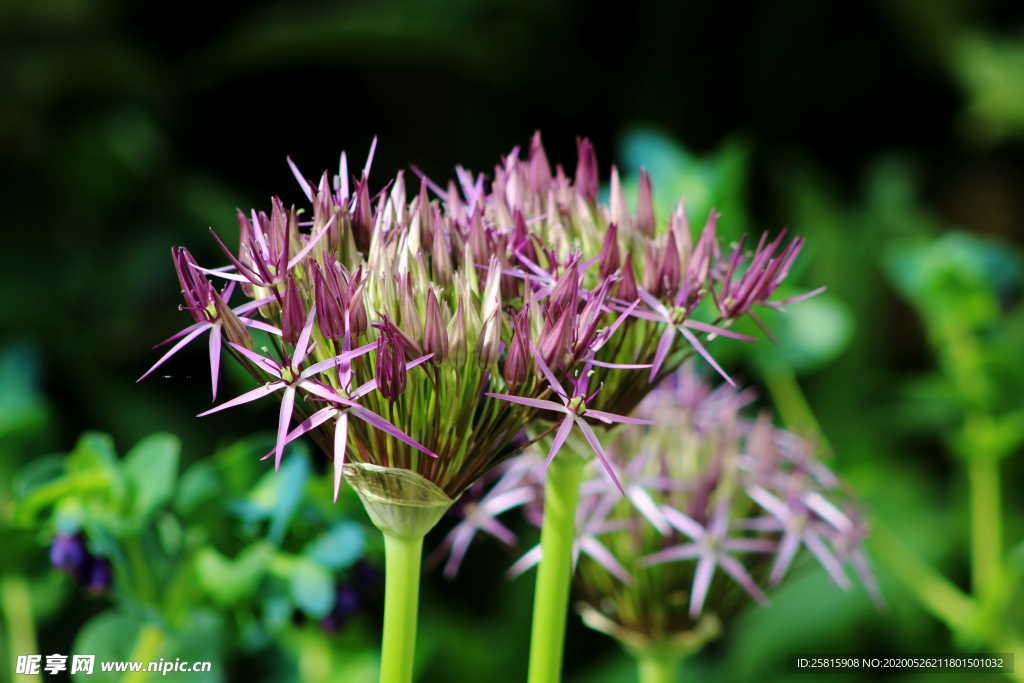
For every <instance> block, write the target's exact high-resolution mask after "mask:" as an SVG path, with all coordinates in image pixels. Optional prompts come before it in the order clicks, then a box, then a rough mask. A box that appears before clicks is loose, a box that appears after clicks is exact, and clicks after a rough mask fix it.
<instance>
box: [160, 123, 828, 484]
mask: <svg viewBox="0 0 1024 683" xmlns="http://www.w3.org/2000/svg"><path fill="white" fill-rule="evenodd" d="M375 149H376V140H374V143H373V144H372V145H371V148H370V153H369V154H368V157H367V161H366V164H365V165H364V166H363V168H362V171H361V173H360V174H359V175H358V176H357V175H354V174H350V172H349V164H348V158H347V156H346V155H345V154H343V155H342V158H341V164H340V166H339V174H338V175H337V176H336V177H335V178H333V180H332V179H330V178H329V176H328V175H327V174H326V173H324V174H322V175H321V176H320V178H319V181H318V182H316V183H313V182H311V181H310V180H308V179H307V178H306V177H305V176H304V175H303V174H302V173H301V172H300V171H299V169H298V167H297V166H296V165H295V164H294V163H293V162H292V161H291V160H290V159H289V160H288V163H289V165H290V167H291V169H292V172H293V174H294V175H295V178H296V181H297V182H298V184H299V187H300V188H301V191H302V194H303V195H304V196H305V199H306V200H307V201H308V203H309V207H307V208H305V209H300V208H298V207H294V206H292V207H286V205H285V204H284V203H283V202H282V201H281V200H280V199H278V198H276V197H275V198H272V200H271V205H270V208H269V211H259V210H252V211H249V212H247V213H243V212H239V213H238V215H237V220H238V226H239V237H238V249H237V250H234V251H232V250H231V249H229V248H228V247H227V246H226V244H225V242H224V241H223V240H222V239H221V237H220V236H219V235H218V234H217V233H213V235H214V238H215V239H216V240H217V242H218V244H219V245H220V246H221V248H222V250H223V251H224V252H225V255H226V256H227V260H228V264H227V265H226V266H223V267H214V268H207V267H203V266H200V265H199V264H197V263H196V262H195V260H194V259H193V258H192V256H191V254H189V253H188V252H187V251H186V250H185V249H183V248H179V249H176V250H174V252H173V254H172V255H173V261H174V265H175V269H176V272H177V274H178V278H179V281H180V284H181V287H182V291H183V296H184V298H185V304H186V305H185V308H186V309H187V310H189V312H190V314H191V315H192V316H193V319H194V321H195V323H194V325H192V326H191V327H188V328H186V329H185V330H183V331H182V332H180V333H178V334H177V335H175V336H173V337H171V339H170V340H168V341H175V340H177V343H176V344H175V345H174V346H173V347H172V348H171V349H170V351H169V352H168V353H166V354H165V355H164V357H163V358H161V359H160V360H159V361H158V362H157V363H156V365H154V368H153V369H155V368H156V367H159V366H160V365H161V364H162V363H163V362H165V361H166V360H167V358H169V357H170V356H171V355H173V354H174V353H176V352H177V351H178V350H180V349H181V348H182V347H183V346H185V345H186V344H188V343H189V342H190V341H192V340H193V339H195V338H196V337H198V336H199V335H200V334H201V333H202V332H204V331H209V332H210V366H211V377H212V384H213V387H214V391H216V386H217V377H218V374H219V362H220V360H219V358H220V353H221V351H222V350H227V351H228V352H229V353H230V354H231V355H233V356H234V357H235V358H236V359H237V360H239V361H240V362H241V363H242V364H243V366H244V367H245V368H246V370H248V371H249V372H250V373H251V374H252V375H253V376H254V377H255V378H256V379H257V380H258V381H259V382H260V384H261V385H260V386H258V387H257V388H255V389H252V390H251V391H249V392H246V393H243V394H242V395H241V396H239V397H237V398H235V399H233V400H231V401H228V402H227V403H224V404H221V405H219V406H217V407H215V408H214V409H213V410H211V411H207V413H204V414H208V413H212V412H216V411H218V410H222V409H224V408H227V407H230V406H235V405H239V404H241V403H246V402H249V401H253V400H255V399H257V398H261V397H264V396H269V395H271V394H274V395H275V396H277V397H279V398H280V400H281V403H280V407H279V410H278V421H277V443H276V445H275V449H274V456H275V463H276V464H279V463H280V459H281V457H282V455H283V448H284V445H285V443H287V442H288V441H289V440H291V439H294V438H297V437H299V436H301V435H302V434H305V433H307V432H312V433H313V434H314V436H315V437H316V441H317V443H318V444H319V445H321V447H322V448H324V450H326V451H328V452H329V454H330V456H331V457H332V459H333V461H334V465H335V490H336V491H337V487H338V486H339V485H340V476H341V474H340V473H341V465H342V464H343V463H344V462H346V461H347V460H348V461H352V462H354V463H362V464H369V465H374V466H381V467H386V468H398V469H405V470H410V471H412V472H415V473H416V474H418V475H419V476H422V477H424V478H425V479H427V480H428V481H429V482H431V483H432V484H434V485H436V486H437V487H438V488H440V489H441V490H442V491H443V492H444V494H445V495H446V496H448V497H450V498H452V499H454V498H457V497H458V496H459V495H460V494H461V493H462V492H463V491H464V490H466V489H467V488H468V487H469V486H471V485H472V484H473V482H475V481H477V480H478V479H479V478H480V477H481V476H482V475H483V474H485V473H486V472H488V471H489V470H491V469H492V468H493V467H495V466H496V465H498V464H499V463H500V462H502V461H503V460H504V459H506V458H508V457H509V456H511V455H513V454H515V453H516V452H517V451H518V450H519V449H521V448H522V445H523V444H522V441H521V440H518V439H517V436H518V435H520V434H521V433H522V432H523V430H524V429H526V430H527V431H528V432H529V433H530V438H531V439H532V440H534V441H536V440H538V439H550V443H549V448H548V453H549V457H551V456H553V455H555V454H557V453H558V452H559V449H560V448H561V447H562V446H563V445H564V444H565V443H566V442H570V443H571V444H572V445H573V447H574V448H575V449H576V450H579V448H577V446H581V447H582V448H585V449H587V450H588V451H589V452H592V453H594V454H595V455H596V457H597V458H598V460H599V461H600V462H601V464H602V465H603V466H604V468H605V470H606V472H607V473H608V475H609V477H610V479H611V480H612V481H616V478H617V475H616V473H615V462H614V458H611V457H606V456H605V454H604V447H603V446H602V445H601V443H600V439H601V438H603V437H602V436H601V435H600V432H602V431H607V430H608V428H609V427H610V426H611V425H613V424H616V423H620V422H637V421H642V420H638V419H637V418H631V417H627V416H628V415H629V414H630V413H631V412H632V411H633V409H634V408H635V407H636V405H637V404H638V403H639V402H640V401H641V400H642V399H643V397H644V396H645V395H647V394H648V393H649V392H650V391H651V389H652V388H653V387H654V386H655V384H656V383H657V381H658V380H660V379H661V378H662V377H665V376H668V375H670V374H671V373H672V372H673V371H674V370H675V369H676V368H677V367H679V365H680V364H681V363H682V362H683V361H684V360H685V359H686V358H689V357H692V356H696V355H699V356H701V357H702V358H704V360H705V361H707V362H708V363H710V364H711V365H712V366H713V367H714V368H715V369H716V370H717V371H718V372H720V373H721V374H722V375H723V376H725V377H727V375H726V374H725V372H724V370H723V369H722V368H721V367H720V366H719V365H718V364H717V363H716V361H715V360H714V359H713V357H712V355H711V350H712V348H711V346H712V343H713V342H716V341H717V340H719V339H720V338H723V337H731V338H733V339H749V338H748V337H745V336H744V335H741V334H737V333H735V332H732V331H731V330H730V327H731V325H732V324H733V323H734V322H735V321H736V320H737V319H738V318H739V317H741V316H744V315H753V307H756V306H775V307H778V306H779V305H781V304H783V303H786V302H787V301H793V300H796V298H800V297H795V298H791V299H788V300H782V301H774V300H772V299H771V298H770V297H772V296H774V293H775V292H776V290H777V288H778V287H779V285H780V284H781V283H782V281H783V280H784V279H785V277H786V276H787V274H788V272H789V270H790V267H791V265H792V263H793V260H794V259H795V258H796V256H797V254H798V252H799V251H800V248H801V246H802V242H801V241H800V240H794V241H790V242H788V243H784V239H785V238H784V235H781V234H780V235H779V236H778V237H777V238H776V239H774V240H771V241H768V240H767V238H762V240H761V243H760V244H759V245H758V246H757V248H756V249H755V250H754V251H753V253H747V252H745V251H744V250H743V244H744V243H743V242H741V243H740V244H738V245H737V246H736V247H735V248H733V249H732V251H731V252H729V254H728V257H723V256H722V248H721V247H720V245H719V243H718V240H717V237H716V221H717V219H718V215H717V213H714V212H713V213H712V214H711V215H710V216H709V217H708V221H707V223H706V224H705V227H704V229H703V230H702V231H701V233H700V235H699V236H697V237H696V238H694V236H693V235H691V233H690V227H689V222H688V217H687V215H686V212H685V209H684V207H683V205H682V202H680V203H679V206H678V208H677V209H676V210H675V211H673V212H672V213H671V214H670V215H669V216H668V217H667V220H665V221H662V222H659V220H658V217H657V216H656V215H655V213H654V208H653V201H652V196H653V189H652V187H651V182H650V178H649V177H648V176H647V174H646V173H642V174H641V176H640V181H639V191H638V195H637V198H636V199H637V201H636V210H635V211H631V210H630V207H629V203H628V201H627V198H626V197H625V195H624V192H623V189H622V183H621V182H620V181H619V177H618V173H617V171H615V170H614V169H613V170H612V179H611V185H612V188H611V200H610V203H609V204H608V205H605V204H602V203H600V202H599V200H598V197H599V194H600V193H599V189H600V184H601V180H600V179H601V173H600V169H599V167H598V161H597V155H596V154H595V152H594V149H593V146H592V145H591V144H590V142H589V141H588V140H586V139H580V140H578V141H577V159H576V168H575V173H574V174H573V176H572V178H570V177H569V176H568V175H567V174H566V172H565V171H564V170H563V169H562V167H560V166H557V165H553V164H551V163H550V162H549V160H548V158H547V156H546V153H545V151H544V147H543V145H542V143H541V140H540V136H539V135H535V136H534V137H533V139H532V140H531V142H530V145H529V147H528V149H527V150H526V154H525V156H523V155H521V154H520V150H519V149H518V148H517V149H515V150H513V151H512V152H511V153H510V154H508V155H505V156H504V157H502V158H501V159H500V160H499V163H498V165H497V166H496V167H495V169H494V172H493V174H492V176H491V177H488V176H486V175H484V174H480V173H474V172H471V171H469V170H467V169H465V168H462V167H456V169H455V177H454V179H453V180H451V181H448V182H446V183H443V184H441V183H434V182H433V181H431V180H430V179H429V178H427V177H426V176H424V175H423V174H422V173H420V172H419V171H418V170H416V169H414V171H416V173H417V175H418V176H419V179H420V183H419V187H418V188H417V191H415V192H413V193H410V192H407V184H406V178H405V176H404V175H403V174H402V173H398V174H397V175H396V176H395V177H394V178H393V179H391V180H390V181H389V182H388V183H386V184H384V185H383V187H382V188H381V189H379V190H371V187H370V168H371V164H372V160H373V157H374V151H375ZM552 169H553V170H552ZM211 279H214V280H225V281H227V283H228V284H227V286H226V287H225V289H224V290H222V291H221V290H218V289H216V288H215V287H214V286H213V285H212V284H211ZM235 289H239V290H241V292H242V293H243V294H244V295H245V296H246V297H248V298H249V299H250V301H249V302H248V303H246V304H244V305H242V306H239V307H237V308H234V309H231V308H228V306H227V303H226V302H227V301H228V300H229V298H230V296H231V294H232V292H233V291H234V290H235ZM816 291H817V290H816ZM813 293H814V292H811V293H809V294H808V295H804V296H809V295H810V294H813ZM705 301H707V302H709V303H710V304H711V305H710V306H701V303H703V302H705ZM706 310H711V311H713V312H712V314H711V316H713V317H709V319H707V320H698V319H697V318H698V312H699V311H706ZM253 328H255V329H260V330H263V331H266V332H268V333H270V335H271V336H270V337H269V344H270V347H269V348H268V347H265V348H261V349H258V350H256V349H254V348H253V342H252V340H251V337H250V336H249V334H248V331H247V330H249V329H253ZM222 339H226V340H227V342H228V343H227V344H224V343H223V341H222ZM370 349H372V350H375V351H376V353H374V354H368V353H367V351H368V350H370ZM426 360H429V362H425V361H426ZM153 369H151V370H150V371H149V372H147V373H146V375H148V374H150V373H151V372H152V371H153ZM636 369H642V370H646V371H647V372H646V373H645V374H646V377H638V376H637V375H636V374H634V373H632V372H631V371H632V370H636ZM146 375H144V376H146ZM645 379H646V380H647V381H644V380H645ZM551 413H555V414H557V415H560V416H561V417H560V418H559V421H558V422H555V423H554V424H552V425H551V426H550V428H548V429H545V427H544V426H540V425H547V424H548V423H547V422H545V420H548V419H549V418H550V417H551ZM296 414H297V415H298V422H299V424H298V426H296V427H293V416H294V415H296ZM350 416H354V417H357V418H359V419H357V420H349V417H350ZM385 417H386V419H385ZM574 430H578V431H579V433H580V436H581V441H579V442H578V443H577V442H575V441H574V440H573V439H572V438H570V432H572V431H574ZM618 488H622V490H624V491H626V492H627V493H628V492H629V489H628V487H626V486H621V487H618Z"/></svg>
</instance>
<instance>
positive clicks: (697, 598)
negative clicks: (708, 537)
mask: <svg viewBox="0 0 1024 683" xmlns="http://www.w3.org/2000/svg"><path fill="white" fill-rule="evenodd" d="M714 575H715V558H714V556H712V555H704V556H702V557H701V558H700V561H699V562H698V563H697V571H696V572H694V574H693V587H692V588H691V589H690V616H691V617H696V616H697V615H699V614H700V613H701V610H703V609H704V600H706V599H707V596H708V588H710V587H711V579H712V577H714Z"/></svg>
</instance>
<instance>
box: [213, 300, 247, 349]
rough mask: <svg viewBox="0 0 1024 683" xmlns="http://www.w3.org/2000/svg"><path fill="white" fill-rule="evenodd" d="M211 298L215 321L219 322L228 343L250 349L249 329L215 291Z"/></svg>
mask: <svg viewBox="0 0 1024 683" xmlns="http://www.w3.org/2000/svg"><path fill="white" fill-rule="evenodd" d="M212 296H213V306H214V309H215V310H216V312H217V319H218V320H220V322H221V326H222V328H223V329H224V336H225V337H227V340H228V341H229V342H234V343H235V344H238V345H239V346H244V347H245V348H247V349H251V348H252V335H251V334H249V328H248V327H246V326H245V325H243V324H242V321H241V320H240V319H239V318H238V316H237V315H235V312H234V311H232V310H231V307H230V306H228V305H227V303H225V301H224V299H223V298H222V297H221V295H220V294H218V293H217V290H213V291H212Z"/></svg>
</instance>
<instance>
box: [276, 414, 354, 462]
mask: <svg viewBox="0 0 1024 683" xmlns="http://www.w3.org/2000/svg"><path fill="white" fill-rule="evenodd" d="M336 412H338V410H337V408H335V407H334V406H328V407H326V408H321V409H320V410H318V411H316V412H315V413H313V414H312V415H310V416H309V417H307V418H306V419H305V420H303V421H302V422H300V423H299V425H298V426H297V427H296V428H295V429H293V430H292V431H290V432H288V436H287V437H286V438H285V440H284V442H285V444H289V443H291V442H292V441H295V439H297V438H299V437H300V436H302V435H303V434H305V433H306V432H308V431H311V430H313V429H316V428H317V427H319V426H320V425H321V424H323V423H324V422H326V421H327V420H329V419H330V417H331V415H333V414H334V413H336ZM274 452H275V449H274V448H271V449H270V450H269V451H268V452H267V454H266V455H264V456H263V457H262V458H260V460H267V459H268V458H270V457H271V456H273V455H274Z"/></svg>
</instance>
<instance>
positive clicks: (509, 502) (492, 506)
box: [480, 486, 534, 515]
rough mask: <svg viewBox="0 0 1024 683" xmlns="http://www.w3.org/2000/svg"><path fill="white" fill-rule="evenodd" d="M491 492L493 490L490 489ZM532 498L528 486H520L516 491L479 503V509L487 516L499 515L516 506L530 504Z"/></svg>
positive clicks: (509, 491)
mask: <svg viewBox="0 0 1024 683" xmlns="http://www.w3.org/2000/svg"><path fill="white" fill-rule="evenodd" d="M493 491H494V489H491V492H492V493H493ZM488 495H490V494H488ZM533 496H534V493H533V490H532V489H531V488H530V487H529V486H522V487H520V488H517V489H510V490H508V491H503V492H501V493H499V494H498V495H496V496H494V497H493V498H488V499H487V500H485V501H483V502H482V503H480V507H481V508H482V509H483V510H485V511H486V512H487V514H489V515H500V514H501V513H502V512H505V511H506V510H511V509H512V508H514V507H515V506H517V505H522V504H523V503H528V502H530V501H531V500H533Z"/></svg>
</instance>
